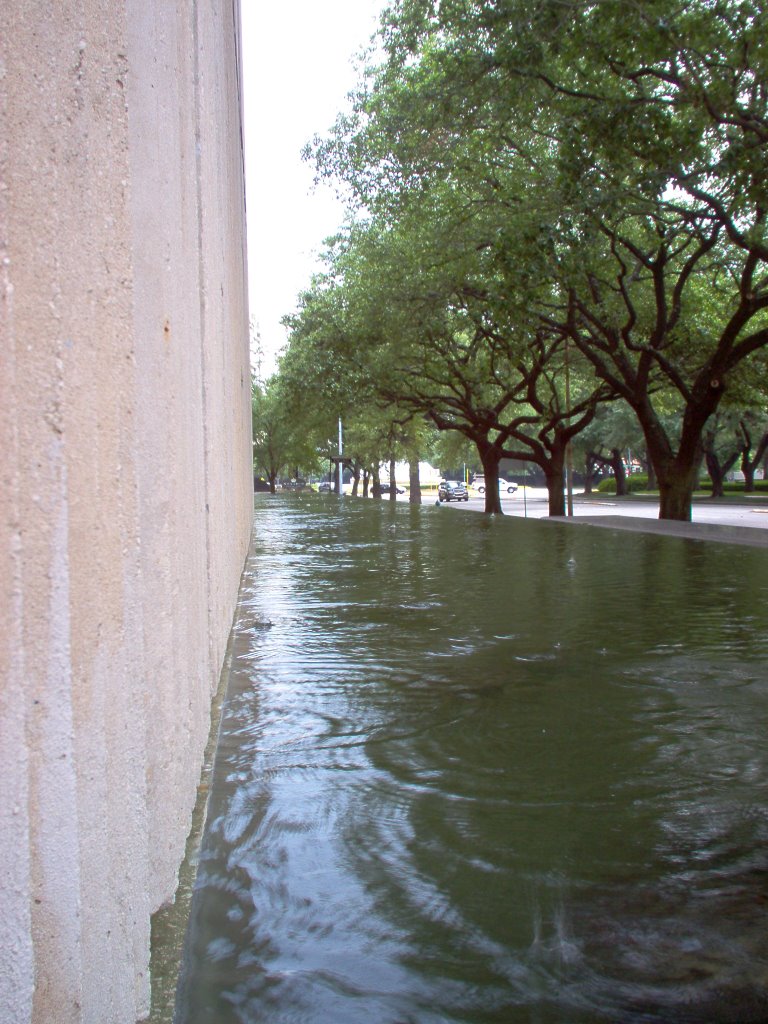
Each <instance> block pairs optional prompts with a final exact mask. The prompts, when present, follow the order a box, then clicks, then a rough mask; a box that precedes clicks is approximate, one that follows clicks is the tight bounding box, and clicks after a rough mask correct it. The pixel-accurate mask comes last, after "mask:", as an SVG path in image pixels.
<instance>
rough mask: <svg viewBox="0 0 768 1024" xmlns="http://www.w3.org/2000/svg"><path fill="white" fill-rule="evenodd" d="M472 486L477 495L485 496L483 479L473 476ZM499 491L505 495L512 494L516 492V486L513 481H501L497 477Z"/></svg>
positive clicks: (482, 477)
mask: <svg viewBox="0 0 768 1024" xmlns="http://www.w3.org/2000/svg"><path fill="white" fill-rule="evenodd" d="M472 486H473V487H474V489H475V490H476V491H477V492H478V494H485V477H484V476H478V475H475V476H474V477H473V478H472ZM499 490H500V491H506V492H507V494H514V493H515V491H516V490H517V484H516V483H515V482H514V480H503V479H502V478H501V477H499Z"/></svg>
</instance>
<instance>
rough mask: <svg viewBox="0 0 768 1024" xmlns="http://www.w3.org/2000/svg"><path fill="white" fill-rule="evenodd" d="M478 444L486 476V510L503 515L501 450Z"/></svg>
mask: <svg viewBox="0 0 768 1024" xmlns="http://www.w3.org/2000/svg"><path fill="white" fill-rule="evenodd" d="M475 443H476V444H477V450H478V453H479V455H480V461H481V462H482V463H483V475H484V477H485V511H486V512H487V513H488V514H489V515H497V516H501V515H504V513H503V512H502V510H501V495H500V494H499V463H500V462H501V451H500V450H499V449H498V448H495V447H494V446H493V445H486V444H478V443H477V442H475Z"/></svg>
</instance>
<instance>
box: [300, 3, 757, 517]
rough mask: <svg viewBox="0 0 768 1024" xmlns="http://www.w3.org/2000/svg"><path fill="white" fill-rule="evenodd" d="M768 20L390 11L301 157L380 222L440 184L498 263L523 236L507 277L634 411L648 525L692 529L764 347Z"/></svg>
mask: <svg viewBox="0 0 768 1024" xmlns="http://www.w3.org/2000/svg"><path fill="white" fill-rule="evenodd" d="M765 21H766V17H765V14H764V12H763V10H762V6H761V5H758V4H756V3H750V2H748V0H744V2H738V3H737V2H736V0H733V2H725V0H717V2H714V3H712V2H709V0H687V2H685V3H681V4H679V5H677V6H676V7H674V8H670V7H669V4H668V3H666V2H664V3H662V2H661V0H648V2H647V3H644V4H642V5H640V4H634V5H629V6H627V5H620V4H616V3H610V2H607V0H598V2H597V3H593V2H589V3H588V2H586V0H584V2H582V0H573V2H570V3H566V4H564V3H562V2H560V0H508V2H506V3H505V4H504V5H499V4H497V3H492V2H491V0H480V2H478V3H474V4H457V3H445V2H444V3H439V4H438V3H437V2H435V0H396V2H395V3H393V4H392V6H391V7H390V8H389V9H388V12H387V13H386V15H385V19H384V24H383V28H382V32H381V37H380V39H381V44H382V46H383V49H384V53H385V59H384V61H383V62H382V63H381V64H380V65H379V66H378V67H376V68H374V69H373V70H372V71H371V72H370V73H369V76H368V80H367V81H366V82H365V83H363V85H362V86H361V89H360V91H359V93H358V95H357V99H356V105H355V109H354V111H353V113H352V115H350V116H347V117H345V118H343V119H340V120H339V122H338V123H337V126H336V129H335V131H334V133H333V134H332V136H331V137H330V138H329V139H327V140H325V141H323V142H320V141H319V142H318V143H317V144H316V146H315V155H316V158H317V160H318V165H319V167H320V170H321V172H323V173H327V174H330V175H334V176H336V177H337V178H341V179H342V180H343V181H344V182H345V183H346V184H348V185H349V186H350V187H351V188H352V189H353V190H354V192H355V194H356V195H357V196H358V198H359V200H360V201H361V202H362V203H365V204H367V205H368V206H369V207H371V208H374V209H376V210H378V211H380V212H381V213H382V215H385V216H386V217H388V218H389V219H390V220H391V221H395V220H397V219H399V218H400V217H401V216H402V213H403V210H404V209H406V208H407V207H408V206H413V204H418V203H420V202H421V201H422V200H423V198H424V197H425V195H429V194H430V189H432V188H433V186H434V183H435V182H450V183H451V184H452V187H453V190H454V193H455V194H456V195H458V196H464V197H465V198H466V208H467V209H470V208H472V209H477V208H483V209H484V210H485V211H486V213H487V215H488V219H489V222H490V221H495V222H496V225H497V230H496V231H495V233H494V234H493V235H489V237H488V239H487V241H486V244H487V245H488V247H489V249H490V250H492V251H493V252H495V253H496V254H497V255H498V256H499V258H500V259H502V260H504V259H506V254H507V253H508V252H509V248H510V240H511V239H513V240H516V241H519V239H520V238H524V239H525V241H526V243H527V254H526V255H523V256H521V254H520V247H519V245H517V246H513V251H514V252H515V254H516V258H515V261H514V264H515V266H514V269H515V273H516V274H517V276H518V278H519V279H520V280H523V281H524V282H538V283H539V284H541V283H542V282H547V286H546V287H540V288H539V289H538V294H537V295H536V298H537V301H538V305H537V307H536V310H537V313H538V315H539V316H540V317H541V318H542V320H543V322H545V323H546V324H548V325H549V326H550V328H552V329H553V330H558V331H561V332H562V331H567V332H568V335H569V337H570V338H571V340H572V342H573V344H574V345H575V346H577V347H578V348H579V350H580V351H581V352H582V353H583V355H584V357H585V358H586V359H588V360H589V361H590V363H591V364H592V366H593V368H594V370H595V372H596V373H597V374H598V375H599V376H600V378H601V379H602V380H603V381H604V382H605V383H606V385H607V386H608V388H609V389H610V390H611V391H613V392H615V393H617V394H619V395H621V396H622V397H623V398H624V399H625V400H626V402H627V403H628V404H629V405H630V406H631V407H632V408H633V409H634V411H635V414H636V415H637V417H638V419H639V421H640V423H641V426H642V428H643V432H644V435H645V441H646V447H647V450H648V454H649V456H650V458H651V460H652V462H653V467H654V469H655V471H656V475H657V477H658V481H659V487H660V492H661V501H660V515H661V517H662V518H673V519H686V518H690V500H691V493H692V489H693V486H694V483H695V478H696V474H697V472H698V465H699V463H700V461H701V456H702V432H703V430H704V426H705V424H706V422H707V420H708V419H709V417H710V416H711V415H712V414H713V413H714V412H715V411H716V409H717V407H718V405H719V402H720V400H721V399H722V397H723V395H724V394H725V393H726V391H727V389H728V387H729V384H730V378H731V376H732V374H733V373H734V371H735V370H736V369H737V368H738V367H739V366H740V364H741V363H742V362H743V361H745V360H748V359H749V358H751V357H752V356H753V355H754V353H755V352H757V351H759V350H760V349H761V348H763V347H764V346H766V345H767V344H768V327H766V316H765V311H766V309H768V290H767V287H766V273H765V264H766V259H767V258H768V244H767V243H766V220H765V218H766V208H767V204H768V194H767V192H766V176H765V174H764V165H765V147H766V142H767V141H768V127H767V126H768V121H767V119H766V103H767V102H768V92H767V91H766V89H765V85H764V83H765V80H766V65H767V61H768V57H767V56H766V54H767V52H768V42H767V40H768V32H766V24H765ZM534 291H535V289H534ZM708 293H711V294H710V296H709V301H707V294H708ZM553 300H557V301H556V302H554V301H553ZM669 394H674V395H675V396H676V402H677V403H678V409H677V411H678V412H679V414H680V418H679V420H678V422H679V430H677V431H675V432H673V433H670V432H669V430H668V423H669V420H668V418H667V416H666V410H664V409H662V408H660V407H659V405H658V402H657V396H659V395H665V396H668V395H669Z"/></svg>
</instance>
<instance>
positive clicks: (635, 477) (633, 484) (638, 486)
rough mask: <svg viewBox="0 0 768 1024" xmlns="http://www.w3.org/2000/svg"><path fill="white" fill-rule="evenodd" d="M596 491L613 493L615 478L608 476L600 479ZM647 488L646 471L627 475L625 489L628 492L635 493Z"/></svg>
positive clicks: (614, 490)
mask: <svg viewBox="0 0 768 1024" xmlns="http://www.w3.org/2000/svg"><path fill="white" fill-rule="evenodd" d="M597 489H598V491H599V492H600V493H601V494H615V493H616V478H615V477H613V476H608V477H606V478H605V480H601V481H600V483H599V485H598V488H597ZM647 490H648V474H647V473H633V474H632V475H631V476H628V477H627V491H628V493H629V494H636V493H637V492H638V491H647Z"/></svg>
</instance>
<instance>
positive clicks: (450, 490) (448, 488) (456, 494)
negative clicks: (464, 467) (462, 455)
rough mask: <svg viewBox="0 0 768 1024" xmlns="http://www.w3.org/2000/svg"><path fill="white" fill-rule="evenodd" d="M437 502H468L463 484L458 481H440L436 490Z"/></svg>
mask: <svg viewBox="0 0 768 1024" xmlns="http://www.w3.org/2000/svg"><path fill="white" fill-rule="evenodd" d="M437 500H438V501H469V494H468V493H467V488H466V487H465V486H464V484H461V483H459V481H458V480H441V481H440V483H439V485H438V488H437Z"/></svg>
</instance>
